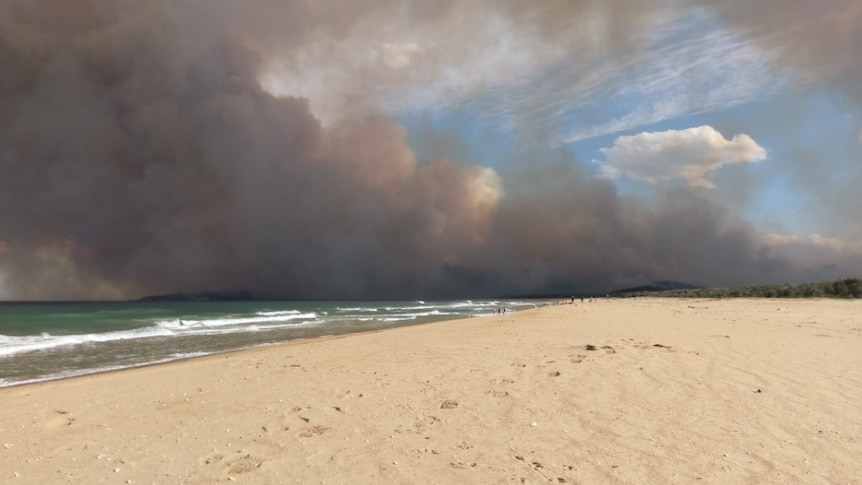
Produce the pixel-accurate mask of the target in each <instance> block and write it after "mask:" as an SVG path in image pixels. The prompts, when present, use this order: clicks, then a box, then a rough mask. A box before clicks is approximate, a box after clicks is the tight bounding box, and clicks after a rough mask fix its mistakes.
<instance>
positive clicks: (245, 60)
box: [0, 0, 840, 299]
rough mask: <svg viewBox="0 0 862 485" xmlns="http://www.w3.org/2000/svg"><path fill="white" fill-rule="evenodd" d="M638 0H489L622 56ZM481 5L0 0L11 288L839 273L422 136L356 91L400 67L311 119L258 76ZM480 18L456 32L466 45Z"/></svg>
mask: <svg viewBox="0 0 862 485" xmlns="http://www.w3.org/2000/svg"><path fill="white" fill-rule="evenodd" d="M642 4H643V2H626V1H622V0H620V1H617V2H610V3H606V2H548V3H547V4H546V5H545V6H544V7H542V8H540V9H538V10H536V9H530V8H526V7H525V5H526V4H525V3H524V2H500V3H497V2H494V3H492V4H491V5H493V6H494V10H493V12H494V15H496V16H498V17H499V18H500V19H503V20H504V21H505V22H504V25H506V26H517V25H522V24H523V25H529V26H530V29H533V30H534V32H533V33H532V34H531V35H532V37H533V38H535V39H536V42H535V44H534V45H533V46H531V47H532V48H535V49H536V50H535V52H534V53H536V54H537V55H538V52H539V51H540V50H541V49H539V47H541V46H547V45H552V44H555V43H560V45H563V46H567V45H568V44H567V42H572V43H577V42H576V41H577V39H576V38H575V37H576V34H572V33H566V32H571V29H570V28H567V26H568V24H567V23H566V22H565V21H564V20H563V19H565V18H567V17H566V16H565V15H563V14H564V13H569V14H571V13H572V12H574V14H577V15H582V16H588V15H591V16H593V17H592V18H594V19H597V20H595V21H598V22H599V23H600V24H601V29H602V32H605V34H606V35H605V36H604V37H602V45H603V48H602V49H600V50H599V51H596V52H594V53H593V54H591V56H593V57H595V56H598V55H604V54H613V55H618V56H622V57H625V56H633V55H636V53H637V42H635V39H634V37H637V36H636V35H635V34H632V32H635V33H636V32H638V29H637V28H636V27H637V26H638V25H640V22H642V21H643V19H644V15H646V14H645V7H643V6H642ZM432 5H433V7H432ZM601 5H605V7H601ZM608 5H610V6H608ZM486 7H488V4H486V3H484V2H439V3H437V2H435V3H433V4H432V3H431V2H413V3H408V4H404V3H403V2H394V1H393V2H386V1H357V2H304V1H287V0H283V1H276V0H271V1H261V2H231V1H226V0H217V1H191V0H190V1H179V2H168V1H154V2H139V1H109V0H87V1H84V0H82V1H77V2H57V1H50V0H0V66H2V69H0V177H2V178H0V274H2V275H3V277H4V280H5V287H6V288H5V290H6V293H7V296H8V297H14V298H37V299H39V298H93V297H106V298H119V297H135V296H140V295H144V294H151V293H164V292H175V291H202V290H223V289H247V290H251V291H254V292H257V293H259V294H260V295H262V296H268V297H278V298H417V297H419V298H430V297H456V296H490V295H500V294H513V293H541V292H552V291H553V292H556V291H560V292H569V291H604V290H607V289H609V288H613V287H615V286H621V285H625V284H637V283H641V282H644V281H649V280H656V279H677V280H683V281H688V282H693V283H701V284H734V283H739V282H763V281H768V280H778V281H782V280H804V279H809V278H812V277H820V276H821V273H822V276H824V277H832V276H837V275H838V274H833V273H835V271H837V270H835V269H834V268H832V267H830V268H827V269H824V270H822V271H821V273H817V274H816V275H814V274H812V273H811V271H812V270H811V265H809V264H808V263H807V262H806V264H805V265H801V264H796V263H793V262H791V260H790V259H788V258H785V257H784V256H783V255H782V254H781V249H780V247H777V245H776V244H775V243H774V242H773V244H772V245H768V244H766V243H764V242H763V240H762V239H761V238H760V237H759V235H758V234H757V232H756V231H755V230H754V228H752V227H751V226H750V225H748V224H747V223H746V222H745V221H743V220H739V219H738V218H736V217H735V216H733V214H731V213H729V212H728V210H727V209H725V208H724V207H722V206H720V205H718V204H716V203H714V202H709V201H708V200H706V199H704V198H702V197H700V196H698V195H696V194H695V193H694V192H691V191H687V190H679V191H672V192H669V193H667V194H665V195H664V196H663V197H662V198H661V200H659V201H658V202H655V203H649V202H647V201H643V200H637V199H633V198H628V197H624V196H621V195H620V194H619V193H617V190H616V188H615V187H614V185H613V184H611V183H610V182H609V181H607V180H602V179H596V178H595V177H594V176H593V175H592V174H590V173H588V172H586V171H584V170H583V169H581V168H579V166H580V165H579V164H578V163H577V161H576V160H571V159H565V158H562V159H555V160H547V159H545V160H542V159H536V160H522V161H521V163H519V165H520V166H521V167H524V168H522V170H523V172H519V173H513V172H509V171H507V172H506V173H504V174H503V176H501V175H500V174H498V173H497V172H495V171H494V170H491V169H489V168H486V167H482V166H479V165H475V164H471V163H470V162H469V160H456V159H454V158H451V156H450V157H447V156H439V157H435V158H431V159H429V160H417V159H416V155H415V154H414V152H413V151H412V150H411V148H410V147H409V146H408V143H407V133H406V131H405V129H404V128H403V127H401V126H399V125H398V124H397V123H396V122H394V121H393V120H392V119H390V118H388V117H387V116H385V114H383V111H381V110H378V109H375V108H374V106H373V105H374V103H372V102H370V101H368V100H374V99H377V98H375V93H377V92H378V91H379V89H380V86H387V85H388V84H387V83H394V82H397V81H399V80H400V79H401V78H400V77H399V76H401V75H402V74H400V73H399V72H396V71H397V70H393V69H388V70H380V71H378V70H374V69H370V68H368V67H367V66H365V67H362V66H360V67H359V68H356V69H352V70H351V69H347V70H345V71H344V72H345V73H346V74H345V76H346V77H345V78H343V79H344V80H343V82H342V83H340V84H339V85H338V86H337V89H335V88H334V89H333V91H332V100H333V102H332V103H331V105H330V108H331V109H332V110H333V111H332V113H335V116H330V117H327V118H326V119H325V120H324V119H323V118H321V116H320V115H318V114H317V113H316V111H315V110H314V108H313V106H312V103H311V102H310V101H309V100H307V99H305V98H302V97H297V96H289V95H287V96H279V97H276V96H274V95H273V94H270V93H269V92H268V91H265V90H264V89H262V88H261V86H260V83H259V80H260V78H261V76H263V75H264V74H265V73H266V72H267V70H268V69H271V68H272V64H273V62H276V64H279V65H281V66H282V68H283V69H285V72H287V73H290V72H299V71H302V70H305V69H312V68H313V67H314V66H317V65H319V66H323V67H326V66H330V65H335V66H337V67H338V66H341V65H342V64H341V63H342V62H344V61H345V60H346V58H345V56H347V57H348V58H349V56H350V55H353V54H355V53H354V52H353V51H352V50H351V49H350V48H349V45H348V48H345V47H343V44H342V43H347V44H350V43H351V42H353V40H355V39H356V38H357V36H362V35H364V33H366V32H369V31H372V30H374V29H378V28H388V27H385V26H386V25H387V22H386V19H387V18H388V17H387V16H388V15H394V14H393V13H392V12H395V13H396V14H397V15H401V16H403V18H406V19H408V20H409V22H408V24H410V25H415V28H416V29H418V30H420V31H423V32H426V34H428V33H430V32H437V30H435V29H440V28H442V27H446V29H451V28H452V25H453V24H452V22H453V19H457V18H458V16H460V15H465V12H484V11H485V9H486ZM570 9H573V10H571V11H570ZM569 18H570V16H569ZM579 18H580V17H579ZM441 26H442V27H441ZM469 30H470V29H464V28H463V27H462V28H461V29H460V30H456V31H451V30H445V29H444V30H443V31H440V32H438V34H439V35H440V36H441V38H442V39H446V41H445V42H443V41H441V45H440V46H438V48H437V49H436V50H431V51H426V52H425V53H424V54H422V55H421V56H418V57H417V59H416V60H415V64H416V66H417V70H416V71H417V72H418V73H419V74H418V75H420V76H421V75H422V74H423V73H431V72H432V71H433V70H435V69H440V67H441V65H442V63H443V62H444V61H445V59H444V53H445V52H446V50H447V49H452V48H453V46H454V45H455V44H456V43H457V42H459V41H460V40H463V39H460V36H461V35H462V33H463V32H467V31H469ZM447 32H448V34H449V35H447ZM486 33H487V32H486ZM463 35H466V34H463ZM483 35H484V34H482V35H478V36H473V37H471V36H470V35H466V37H467V38H470V39H471V40H470V41H471V42H472V43H473V44H472V45H471V46H470V49H472V50H475V51H477V52H478V51H481V50H482V48H483V45H482V42H486V41H489V39H490V37H487V36H486V37H483ZM566 48H568V47H566ZM470 49H468V50H470ZM449 55H450V57H451V52H450V53H449ZM477 55H478V54H477ZM423 56H424V57H423ZM468 57H469V56H468ZM274 60H275V61H274ZM338 68H339V69H340V67H338ZM411 75H416V74H411ZM477 85H478V84H477ZM317 89H321V90H323V91H325V90H326V89H327V86H317ZM294 94H301V93H294ZM366 95H367V96H366ZM527 167H528V168H527ZM797 245H798V241H797ZM833 252H834V251H833ZM831 254H832V253H827V256H829V255H831ZM812 264H814V263H812ZM815 268H817V267H816V266H815ZM817 271H820V270H819V269H817ZM830 271H831V272H832V273H830ZM839 272H840V271H839Z"/></svg>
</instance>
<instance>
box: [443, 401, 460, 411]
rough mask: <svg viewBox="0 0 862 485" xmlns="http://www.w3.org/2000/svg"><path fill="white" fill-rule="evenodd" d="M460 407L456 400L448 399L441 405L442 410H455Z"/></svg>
mask: <svg viewBox="0 0 862 485" xmlns="http://www.w3.org/2000/svg"><path fill="white" fill-rule="evenodd" d="M457 407H458V401H455V400H454V399H446V400H445V401H443V402H441V403H440V409H455V408H457Z"/></svg>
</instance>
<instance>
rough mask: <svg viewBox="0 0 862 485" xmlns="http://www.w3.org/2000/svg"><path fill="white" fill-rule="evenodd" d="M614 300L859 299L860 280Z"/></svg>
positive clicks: (690, 291) (685, 291)
mask: <svg viewBox="0 0 862 485" xmlns="http://www.w3.org/2000/svg"><path fill="white" fill-rule="evenodd" d="M615 296H620V297H624V298H625V297H633V296H662V297H678V298H862V279H859V278H845V279H840V280H835V281H826V282H822V283H802V284H795V285H790V284H775V285H754V286H741V287H735V288H685V289H674V290H662V291H634V292H623V293H619V294H617V295H615Z"/></svg>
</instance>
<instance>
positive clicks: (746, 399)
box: [0, 298, 862, 484]
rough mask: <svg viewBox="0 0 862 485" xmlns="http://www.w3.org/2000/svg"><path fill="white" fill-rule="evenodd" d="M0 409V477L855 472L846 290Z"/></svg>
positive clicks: (531, 318)
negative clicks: (827, 296) (826, 296)
mask: <svg viewBox="0 0 862 485" xmlns="http://www.w3.org/2000/svg"><path fill="white" fill-rule="evenodd" d="M0 403H2V406H0V437H2V438H0V441H2V443H0V482H2V483H34V484H36V483H38V484H45V483H134V484H142V483H146V484H149V483H158V484H162V483H165V484H174V483H185V484H211V483H254V484H269V483H271V484H282V483H303V484H306V483H399V484H408V483H416V484H430V483H441V484H451V483H471V484H472V483H665V482H684V483H692V482H695V483H717V484H718V483H721V484H726V483H764V482H776V483H862V481H860V480H862V478H860V477H862V438H860V437H862V405H860V403H862V302H859V301H837V300H677V299H644V298H641V299H611V300H605V299H601V300H599V301H596V302H594V303H584V304H581V303H580V302H578V304H575V305H569V304H561V305H557V306H548V307H544V308H540V309H536V310H528V311H524V312H519V313H515V314H505V315H495V316H493V317H481V318H471V319H464V320H454V321H447V322H439V323H434V324H428V325H422V326H414V327H402V328H396V329H390V330H384V331H379V332H371V333H364V334H355V335H348V336H341V337H329V338H320V339H314V340H306V341H299V342H292V343H288V344H284V345H278V346H272V347H265V348H257V349H251V350H245V351H241V352H235V353H229V354H221V355H215V356H209V357H203V358H197V359H190V360H185V361H181V362H175V363H170V364H164V365H156V366H150V367H144V368H137V369H130V370H124V371H118V372H109V373H103V374H97V375H91V376H84V377H78V378H71V379H64V380H59V381H52V382H45V383H39V384H31V385H24V386H18V387H11V388H6V389H0Z"/></svg>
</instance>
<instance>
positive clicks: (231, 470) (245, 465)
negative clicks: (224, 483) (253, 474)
mask: <svg viewBox="0 0 862 485" xmlns="http://www.w3.org/2000/svg"><path fill="white" fill-rule="evenodd" d="M263 462H264V460H261V459H260V458H257V457H255V456H252V455H245V456H241V457H238V458H234V459H232V460H230V461H229V462H228V464H227V466H226V467H225V469H224V472H225V473H227V474H229V475H238V474H240V473H247V472H250V471H252V470H256V469H258V468H260V466H261V465H263Z"/></svg>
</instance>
